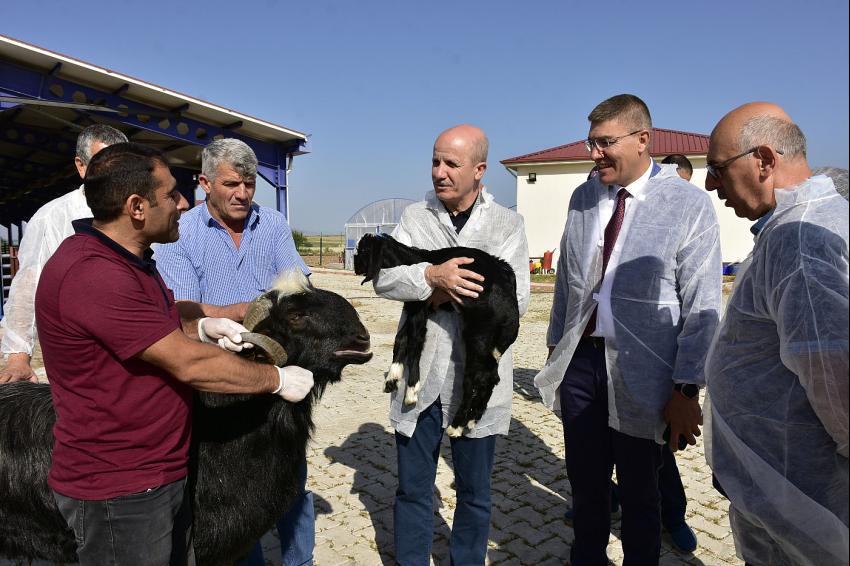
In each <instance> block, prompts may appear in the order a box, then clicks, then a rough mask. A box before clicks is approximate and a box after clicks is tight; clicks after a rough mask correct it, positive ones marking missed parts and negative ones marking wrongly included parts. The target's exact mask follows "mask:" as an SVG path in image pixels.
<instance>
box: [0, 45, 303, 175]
mask: <svg viewBox="0 0 850 566" xmlns="http://www.w3.org/2000/svg"><path fill="white" fill-rule="evenodd" d="M0 84H2V85H3V89H4V90H7V91H11V92H14V93H17V94H18V95H21V96H29V97H32V98H39V99H44V100H55V101H65V102H76V103H84V104H85V103H90V102H93V101H99V102H100V103H101V104H102V105H104V106H107V107H109V108H112V109H115V110H119V111H120V112H119V114H118V117H117V118H118V120H119V121H120V122H122V123H124V124H128V125H133V126H136V127H138V128H142V129H145V130H148V131H152V132H156V133H160V134H163V135H166V136H169V137H173V138H175V139H179V140H182V141H185V142H187V143H190V144H193V145H205V144H207V143H209V141H211V140H213V139H216V138H218V137H234V138H238V139H241V140H242V141H244V142H245V143H247V144H248V145H249V146H251V148H252V149H253V150H254V153H256V154H257V159H258V160H259V161H260V162H262V163H263V164H264V165H268V166H270V167H275V166H277V165H280V162H279V160H278V155H279V152H278V151H277V149H278V146H279V145H280V144H273V143H267V142H263V141H260V140H257V139H254V138H250V137H247V136H243V135H240V134H238V133H235V132H233V131H231V130H228V129H227V128H226V127H225V128H222V127H218V126H213V125H211V124H206V123H203V122H200V121H197V120H193V119H191V118H186V117H182V116H181V117H176V118H173V119H169V118H162V119H160V120H154V115H155V114H158V115H161V114H162V112H163V109H162V108H155V107H153V106H149V105H146V104H141V103H139V102H135V101H132V100H130V99H127V98H124V97H123V96H121V95H115V94H112V93H108V92H104V91H101V90H98V89H95V88H91V87H88V86H84V85H80V84H77V83H74V82H71V81H68V80H65V79H60V78H57V77H54V76H50V75H49V74H44V73H40V72H38V71H35V70H32V69H25V68H23V67H18V66H16V65H12V64H11V63H8V62H4V61H0ZM90 112H91V113H92V114H101V113H100V112H97V111H93V110H92V111H90ZM106 116H108V117H109V118H112V119H115V118H116V116H114V115H113V114H111V113H109V114H106ZM233 125H234V126H235V124H233ZM300 145H301V144H299V143H298V142H297V141H296V142H294V143H292V144H289V147H287V148H286V150H288V151H286V153H291V152H293V151H297V150H298V149H299V147H300Z"/></svg>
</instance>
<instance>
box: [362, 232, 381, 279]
mask: <svg viewBox="0 0 850 566" xmlns="http://www.w3.org/2000/svg"><path fill="white" fill-rule="evenodd" d="M369 243H370V244H371V245H370V246H369V269H367V270H366V279H364V280H363V283H365V282H366V281H371V280H372V279H374V278H375V277H377V276H378V272H379V271H381V265H382V262H383V258H384V239H383V238H372V239H371V240H370V242H369ZM361 285H362V283H361Z"/></svg>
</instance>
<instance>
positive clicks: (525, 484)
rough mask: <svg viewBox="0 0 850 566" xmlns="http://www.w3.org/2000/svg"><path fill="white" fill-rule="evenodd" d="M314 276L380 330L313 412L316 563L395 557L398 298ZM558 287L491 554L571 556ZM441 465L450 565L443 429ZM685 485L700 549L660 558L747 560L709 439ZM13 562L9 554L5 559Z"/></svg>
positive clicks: (543, 311)
mask: <svg viewBox="0 0 850 566" xmlns="http://www.w3.org/2000/svg"><path fill="white" fill-rule="evenodd" d="M312 279H313V282H314V284H315V285H317V286H319V287H322V288H325V289H329V290H333V291H336V292H337V293H340V294H341V295H343V296H345V297H346V298H348V299H349V300H350V301H351V302H352V304H354V306H355V307H356V308H357V310H358V311H359V313H360V316H361V318H362V319H363V322H364V324H365V325H366V327H367V328H368V329H369V332H370V333H371V336H372V350H373V352H374V353H375V357H374V358H373V360H372V361H371V362H370V363H368V364H366V365H363V366H350V367H349V368H347V369H346V371H345V372H344V374H343V380H342V382H341V383H339V384H336V385H334V386H332V387H329V388H328V390H327V391H326V393H325V395H324V397H323V398H322V400H321V403H320V406H319V407H318V408H317V411H316V413H315V420H316V425H317V426H316V435H315V438H314V439H313V442H312V444H311V446H310V448H309V451H308V458H309V466H310V477H309V480H308V486H309V489H311V490H312V491H313V492H314V496H315V506H316V552H315V560H316V564H317V565H318V566H336V565H356V566H379V565H390V564H394V560H393V539H392V518H393V517H392V504H393V494H394V491H395V487H396V462H395V447H394V439H393V433H392V429H391V428H390V427H389V426H388V419H387V410H388V405H389V395H388V394H386V393H384V392H383V381H384V372H385V371H386V370H387V368H388V367H389V364H390V361H391V356H392V344H393V339H394V337H395V330H396V324H397V321H398V316H399V313H400V310H401V305H400V304H398V303H393V302H391V301H385V300H383V299H379V298H377V297H376V296H375V295H374V293H373V291H372V287H371V285H369V284H367V285H364V286H360V284H359V283H360V278H359V277H352V276H349V275H345V274H342V273H340V274H332V273H327V272H325V271H324V270H322V272H317V273H315V274H314V275H313V277H312ZM551 304H552V295H551V294H550V293H535V294H533V295H532V299H531V305H530V307H529V312H528V313H527V314H526V315H525V317H523V319H522V324H521V328H520V334H519V338H518V339H517V342H516V344H515V345H514V366H515V370H514V407H513V421H512V423H511V428H510V434H509V435H508V436H507V437H499V439H498V441H497V444H496V460H495V465H494V470H493V518H492V525H491V529H490V543H489V551H488V555H487V561H488V564H494V565H496V564H499V565H535V566H536V565H556V564H566V563H567V560H568V557H569V549H570V543H571V542H572V540H573V532H572V529H571V528H570V527H569V526H568V525H567V524H566V523H565V522H564V520H563V515H564V511H566V509H567V507H568V506H569V501H570V483H569V481H568V480H567V476H566V471H565V468H564V439H563V434H562V429H561V423H560V421H559V420H558V418H557V417H556V416H555V415H554V414H552V413H551V411H549V410H548V409H546V408H544V407H543V405H542V404H541V402H540V397H539V395H538V393H537V391H536V389H535V388H534V384H533V379H534V375H535V373H536V372H537V371H538V370H539V369H540V368H541V367H542V365H543V361H544V360H545V358H546V346H545V335H546V328H547V325H548V319H549V309H550V308H551ZM442 448H443V449H442V459H441V462H440V465H439V468H438V471H437V480H436V491H435V508H436V511H435V514H434V547H433V550H432V563H433V564H435V565H438V566H442V565H444V564H445V565H447V564H448V563H449V561H448V539H449V536H450V529H451V523H452V515H453V513H454V506H455V495H454V490H453V487H452V479H453V477H452V476H453V475H452V470H451V454H450V451H449V449H448V441H447V440H445V439H444V443H443V447H442ZM678 462H679V469H680V471H681V474H682V480H683V483H684V485H685V489H686V492H687V495H688V502H689V505H688V523H689V524H690V525H691V527H693V529H694V530H695V531H696V533H697V536H698V538H699V548H698V549H697V550H696V551H695V552H694V553H693V554H692V555H686V554H681V553H679V552H677V551H675V550H674V549H673V548H672V547H671V546H670V543H669V539H667V538H665V539H664V541H663V545H662V551H661V553H662V556H661V564H663V565H680V564H692V565H699V564H705V565H725V564H735V565H739V564H741V561H740V560H738V559H737V558H736V557H735V547H734V544H733V541H732V534H731V531H730V528H729V520H728V514H727V509H728V503H727V502H726V501H725V500H724V499H723V498H722V497H721V496H720V495H719V494H718V493H717V492H716V491H715V490H714V489H713V488H712V486H711V473H710V470H709V469H708V466H707V465H706V463H705V459H704V456H703V447H702V442H701V441H700V442H699V443H698V444H697V446H696V447H695V448H689V449H688V450H686V451H685V452H684V453H680V455H679V456H678ZM619 528H620V525H619V521H617V522H615V523H614V524H613V528H612V531H613V532H612V535H611V540H610V543H609V546H608V556H609V558H610V561H611V562H612V563H613V564H618V565H619V564H622V559H623V553H622V548H621V546H620V542H619V539H618V535H619ZM263 545H264V547H265V549H266V558H267V561H268V563H269V564H279V563H280V551H279V546H280V545H279V543H278V541H277V538H276V533H269V534H268V535H266V537H264V539H263ZM4 564H7V562H4V561H2V560H0V566H3V565H4Z"/></svg>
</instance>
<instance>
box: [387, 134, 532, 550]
mask: <svg viewBox="0 0 850 566" xmlns="http://www.w3.org/2000/svg"><path fill="white" fill-rule="evenodd" d="M487 147H488V143H487V137H486V136H485V135H484V132H482V131H481V130H480V129H478V128H476V127H474V126H469V125H461V126H456V127H454V128H450V129H448V130H446V131H445V132H443V133H442V134H440V136H439V137H438V138H437V141H436V142H434V152H433V156H432V160H431V180H432V183H433V185H434V190H433V191H429V192H428V193H427V194H426V196H425V200H424V201H420V202H418V203H415V204H412V205H410V206H408V207H407V208H406V209H405V210H404V213H403V214H402V217H401V220H400V222H399V224H398V226H397V227H396V229H395V230H394V231H393V234H392V235H393V237H394V238H396V239H397V240H398V241H400V242H402V243H403V244H407V245H412V246H416V247H418V248H423V249H428V250H435V249H440V248H448V247H456V246H464V247H471V248H478V249H481V250H484V251H485V252H487V253H489V254H491V255H494V256H496V257H500V258H502V259H504V260H505V261H507V262H508V263H509V264H510V265H511V267H512V268H513V270H514V273H515V274H516V279H517V281H516V283H517V285H516V289H517V301H518V303H519V313H520V315H522V314H523V313H525V311H526V309H527V307H528V299H529V290H530V289H529V287H530V285H529V272H528V243H527V242H526V239H525V226H524V225H523V220H522V217H521V216H520V215H518V214H517V213H515V212H513V211H511V210H508V209H507V208H505V207H503V206H501V205H498V204H496V202H495V201H494V200H493V196H492V195H490V194H489V193H488V192H487V191H486V190H485V189H484V185H483V184H482V183H481V178H482V177H483V176H484V171H485V170H486V169H487ZM471 261H472V260H471V259H469V258H454V259H451V260H449V261H447V262H445V263H443V264H440V265H431V264H427V263H421V264H417V265H411V266H401V267H395V268H392V269H383V270H381V271H380V273H379V274H378V277H377V278H376V279H375V282H374V286H375V291H376V292H377V293H378V294H379V295H381V296H382V297H385V298H387V299H394V300H398V301H424V300H426V299H427V300H429V301H430V302H431V304H432V305H433V306H435V307H438V308H436V309H435V310H434V311H433V312H431V313H429V315H428V321H427V325H426V334H425V345H424V348H423V350H422V356H421V358H420V362H419V365H420V369H421V376H422V378H421V381H420V383H421V384H422V388H421V390H420V391H418V394H417V395H416V396H415V397H416V401H415V405H406V404H404V400H405V393H406V391H405V390H406V387H404V386H402V387H399V389H398V390H396V391H395V392H394V393H393V394H392V400H391V403H390V420H391V421H392V424H393V427H394V428H395V430H396V434H395V438H396V451H397V456H398V482H399V485H398V490H397V491H396V497H395V507H394V524H393V527H394V537H395V558H396V563H397V564H401V565H402V566H427V565H428V563H429V559H430V550H431V542H432V540H433V537H434V480H435V477H436V473H437V463H438V459H439V454H440V440H441V438H442V436H443V429H445V428H446V426H448V423H449V420H450V418H451V417H452V416H453V415H454V412H455V410H456V409H457V405H458V403H459V402H460V398H461V396H462V389H461V387H462V383H463V368H464V359H465V356H464V354H465V353H464V348H463V338H462V336H461V324H460V323H461V320H460V315H459V314H458V312H457V311H456V309H454V308H452V307H451V306H450V305H452V304H454V302H457V303H460V302H461V301H462V298H461V297H473V298H475V297H478V293H479V292H480V291H482V290H483V287H481V286H480V285H479V284H478V283H480V280H481V277H480V276H479V275H478V274H476V273H475V272H474V271H470V270H467V269H464V267H463V266H464V265H466V264H468V263H470V262H471ZM511 352H512V349H510V348H509V349H508V350H507V351H506V352H504V354H503V355H502V357H501V359H500V360H499V383H498V385H496V387H495V388H494V389H493V393H492V395H491V397H490V402H489V403H488V404H487V410H486V411H485V412H484V415H483V416H482V417H481V420H480V421H479V422H478V423H477V424H476V425H475V427H474V428H473V429H472V430H471V431H467V432H466V433H465V434H464V436H460V437H456V438H455V437H452V438H451V447H452V460H453V462H454V471H455V483H456V493H457V508H456V509H455V514H454V521H453V523H452V535H451V541H450V554H451V562H452V564H454V565H455V566H476V565H480V566H483V565H484V561H485V557H486V554H487V537H488V532H489V527H490V504H491V500H490V475H491V472H492V470H493V455H494V452H495V446H496V437H495V435H497V434H507V432H508V425H510V421H511V399H512V395H513V362H512V359H511ZM401 381H402V382H406V377H405V376H402V380H401Z"/></svg>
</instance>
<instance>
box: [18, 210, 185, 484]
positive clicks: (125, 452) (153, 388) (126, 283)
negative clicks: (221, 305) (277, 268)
mask: <svg viewBox="0 0 850 566" xmlns="http://www.w3.org/2000/svg"><path fill="white" fill-rule="evenodd" d="M74 229H75V230H76V234H75V235H73V236H71V237H69V238H68V239H66V240H65V241H64V242H62V244H61V245H60V246H59V248H58V249H57V250H56V253H54V254H53V256H52V257H51V258H50V260H49V261H48V262H47V264H46V265H45V266H44V270H43V271H42V273H41V277H40V279H39V283H38V290H37V291H36V298H35V311H36V322H37V325H38V337H39V340H40V342H41V348H42V352H43V355H44V367H45V369H46V370H47V376H48V378H49V380H50V390H51V393H52V395H53V405H54V407H55V408H56V425H55V426H54V427H53V436H54V438H55V443H54V445H53V462H52V465H51V467H50V475H49V476H48V483H49V484H50V487H51V488H53V489H54V490H55V491H57V492H58V493H61V494H63V495H66V496H68V497H72V498H74V499H82V500H102V499H109V498H113V497H117V496H121V495H127V494H131V493H138V492H140V491H144V490H146V489H149V488H153V487H157V486H160V485H163V484H166V483H170V482H173V481H176V480H178V479H180V478H182V477H184V476H185V475H186V471H187V462H188V452H189V440H190V436H191V431H192V427H191V408H192V393H191V389H190V388H189V387H188V386H187V385H185V384H183V383H181V382H179V381H177V379H175V378H174V377H172V376H171V375H170V374H168V373H167V372H166V371H164V370H162V369H160V368H158V367H156V366H153V365H151V364H148V363H145V362H143V361H141V360H139V359H136V358H134V356H135V355H136V354H138V353H139V352H141V351H142V350H144V349H145V348H147V347H148V346H150V345H152V344H154V343H155V342H157V341H158V340H160V339H162V338H164V337H165V336H167V335H168V334H170V333H171V332H173V331H174V330H179V329H180V317H179V315H178V314H177V308H176V306H175V304H174V297H173V295H172V294H171V291H169V290H168V289H167V288H166V287H165V283H163V281H162V278H161V277H160V276H159V273H158V272H157V270H156V265H155V263H154V262H153V261H152V260H151V259H150V253H148V254H147V256H146V258H145V259H141V258H139V257H137V256H135V255H133V254H131V253H130V252H129V251H127V250H126V249H125V248H123V247H121V246H120V245H118V244H117V243H116V242H114V241H113V240H111V239H109V238H108V237H107V236H106V235H104V234H103V233H102V232H100V231H99V230H97V229H95V228H94V227H92V224H91V219H87V220H77V221H74Z"/></svg>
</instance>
